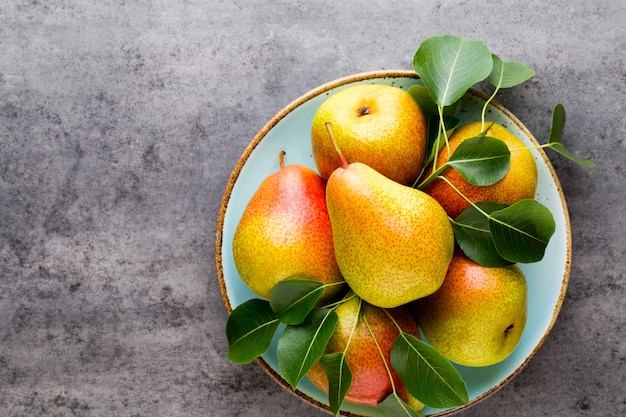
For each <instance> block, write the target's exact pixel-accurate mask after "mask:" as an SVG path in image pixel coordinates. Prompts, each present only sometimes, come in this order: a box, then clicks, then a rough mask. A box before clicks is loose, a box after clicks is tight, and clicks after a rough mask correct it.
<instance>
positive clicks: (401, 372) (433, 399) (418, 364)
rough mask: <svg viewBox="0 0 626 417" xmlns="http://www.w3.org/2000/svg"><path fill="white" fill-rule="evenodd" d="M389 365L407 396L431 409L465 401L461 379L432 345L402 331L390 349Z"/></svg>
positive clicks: (464, 391) (464, 388)
mask: <svg viewBox="0 0 626 417" xmlns="http://www.w3.org/2000/svg"><path fill="white" fill-rule="evenodd" d="M390 359H391V366H392V367H393V369H394V371H396V374H397V375H398V376H399V377H400V380H401V381H402V382H403V383H404V385H405V386H406V388H407V389H408V390H409V392H410V393H411V395H413V396H414V397H415V398H417V399H418V400H419V401H421V402H423V403H424V404H426V405H427V406H429V407H433V408H449V407H457V406H460V405H464V404H467V402H468V401H469V396H468V393H467V387H466V386H465V382H464V381H463V379H462V378H461V376H460V375H459V373H458V371H457V370H456V368H455V367H454V366H453V365H452V364H451V363H450V361H448V360H447V359H446V358H444V357H443V356H442V355H441V354H440V353H439V352H438V351H437V350H436V349H435V348H433V347H432V346H430V345H429V344H427V343H425V342H423V341H421V340H419V339H418V338H417V337H415V336H413V335H411V334H408V333H404V332H403V333H402V334H401V335H400V336H398V338H397V339H396V341H395V342H394V344H393V346H392V348H391V355H390Z"/></svg>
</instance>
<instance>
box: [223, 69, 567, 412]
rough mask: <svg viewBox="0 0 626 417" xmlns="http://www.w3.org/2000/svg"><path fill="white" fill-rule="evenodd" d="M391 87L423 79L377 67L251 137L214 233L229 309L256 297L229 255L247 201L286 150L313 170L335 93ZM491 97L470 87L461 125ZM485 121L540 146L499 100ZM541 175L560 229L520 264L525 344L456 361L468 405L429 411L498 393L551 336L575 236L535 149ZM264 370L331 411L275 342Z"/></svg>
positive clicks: (329, 87) (326, 89) (315, 93)
mask: <svg viewBox="0 0 626 417" xmlns="http://www.w3.org/2000/svg"><path fill="white" fill-rule="evenodd" d="M364 83H375V84H388V85H394V86H396V87H400V88H404V89H408V88H409V87H410V86H412V85H414V84H416V83H418V77H417V75H416V74H415V73H414V72H411V71H378V72H369V73H363V74H357V75H353V76H349V77H346V78H341V79H338V80H336V81H333V82H330V83H328V84H324V85H322V86H320V87H318V88H316V89H314V90H312V91H310V92H308V93H306V94H304V95H303V96H301V97H300V98H298V99H297V100H295V101H293V102H292V103H291V104H289V105H288V106H287V107H285V108H284V109H283V110H281V111H280V112H279V113H278V114H277V115H276V116H274V117H273V118H272V119H271V120H270V121H269V122H268V123H267V124H266V125H265V126H264V127H263V128H262V129H261V130H260V131H259V133H258V134H257V135H256V136H255V137H254V138H253V139H252V141H251V142H250V144H249V145H248V146H247V148H246V149H245V151H244V152H243V154H242V156H241V158H240V159H239V161H238V162H237V165H236V166H235V168H234V170H233V172H232V174H231V176H230V179H229V181H228V184H227V186H226V190H225V192H224V196H223V199H222V203H221V207H220V211H219V216H218V222H217V233H216V247H215V254H216V266H217V275H218V280H219V283H220V287H221V290H222V297H223V300H224V304H225V306H226V309H227V310H228V312H229V313H230V312H231V311H232V309H234V308H235V307H236V306H238V305H239V304H241V303H242V302H244V301H246V300H248V299H250V298H257V296H256V295H255V294H254V293H252V292H251V291H250V290H249V289H248V288H247V286H246V285H245V284H244V283H243V282H242V281H241V278H240V277H239V275H238V273H237V269H236V268H235V264H234V262H233V257H232V239H233V234H234V232H235V228H236V226H237V224H238V222H239V219H240V217H241V215H242V213H243V210H244V208H245V207H246V204H247V203H248V200H249V199H250V198H251V197H252V195H253V194H254V192H255V191H256V189H257V187H258V186H259V185H260V183H261V182H262V181H263V179H264V178H265V177H267V176H268V175H270V174H271V173H273V172H275V171H276V170H277V169H278V165H277V157H278V154H279V152H280V151H281V150H284V151H285V152H286V155H285V162H286V163H288V164H303V165H306V166H309V167H311V168H313V169H315V164H314V162H313V157H312V155H311V142H310V131H309V129H310V126H311V123H312V121H313V115H314V113H315V111H316V109H317V108H318V106H319V105H320V104H321V103H322V102H323V101H324V100H326V98H327V97H328V96H330V95H332V94H333V93H335V92H337V91H339V90H341V89H344V88H346V87H348V86H351V85H354V84H364ZM485 101H486V97H485V96H484V95H483V94H482V93H479V92H477V91H475V90H470V92H468V93H467V94H466V95H465V97H464V98H463V100H462V102H461V104H460V107H459V112H458V117H459V118H460V119H461V123H465V122H469V121H473V120H480V112H481V109H482V106H483V105H484V103H485ZM489 107H490V108H489V110H490V111H489V112H488V113H487V114H488V116H487V119H488V120H490V121H495V122H498V123H500V124H502V125H504V126H505V127H507V128H508V129H509V130H511V131H512V132H513V133H514V134H515V135H516V136H517V137H518V138H520V139H521V140H522V141H524V142H525V143H526V144H527V145H529V146H533V145H537V141H536V140H535V138H534V137H533V136H532V134H531V133H530V132H529V131H528V130H527V129H526V128H525V127H524V126H523V125H522V123H521V122H520V121H519V120H517V118H515V116H513V115H512V114H511V113H509V112H508V111H507V110H506V109H505V108H504V107H502V106H501V105H499V104H498V103H495V102H492V103H491V104H490V106H489ZM533 154H534V156H535V160H536V162H537V168H538V173H539V181H538V187H537V194H536V198H537V200H539V201H540V202H541V203H543V204H545V205H546V206H547V207H548V208H549V209H550V210H551V211H552V214H553V215H554V219H555V221H556V232H555V234H554V236H553V237H552V239H551V241H550V244H549V245H548V248H547V250H546V253H545V257H544V258H543V260H542V261H541V262H538V263H535V264H529V265H521V267H522V269H523V271H524V273H525V275H526V278H527V281H528V290H529V295H528V320H527V324H526V328H525V330H524V333H523V336H522V338H521V341H520V343H519V345H518V346H517V348H516V349H515V351H514V352H513V353H512V354H511V355H510V356H509V357H508V358H507V359H506V360H504V361H503V362H500V363H498V364H496V365H493V366H488V367H484V368H467V367H463V366H458V367H457V369H458V370H459V372H460V374H461V376H462V377H463V379H464V380H465V382H466V384H467V388H468V391H469V396H470V403H469V404H468V405H465V406H463V407H460V408H456V409H452V410H435V409H430V408H426V409H425V410H424V413H425V414H426V415H436V416H444V415H451V414H454V413H456V412H457V411H460V410H462V409H465V408H467V407H469V406H471V405H473V404H475V403H476V402H478V401H481V400H483V399H485V398H486V397H487V396H489V395H490V394H492V393H494V392H496V391H497V390H498V389H500V388H501V387H502V386H503V385H504V384H506V383H507V382H508V381H510V380H511V378H512V377H513V376H515V375H516V374H517V373H519V372H520V371H521V370H522V369H523V368H524V366H525V365H526V364H527V363H528V361H529V360H530V359H531V358H532V356H533V355H534V354H535V352H536V351H537V350H538V349H539V347H540V346H541V344H542V343H543V341H544V340H545V338H546V337H547V336H548V333H549V332H550V330H551V328H552V326H553V324H554V322H555V320H556V317H557V315H558V313H559V310H560V308H561V304H562V302H563V298H564V297H565V291H566V289H567V283H568V279H569V271H570V260H571V234H570V225H569V215H568V211H567V206H566V203H565V198H564V196H563V193H562V191H561V188H560V185H559V180H558V178H557V176H556V174H555V172H554V169H553V167H552V165H551V163H550V161H549V160H548V158H547V156H546V155H545V153H544V152H543V151H542V150H540V149H535V150H533ZM258 363H259V364H260V365H261V367H262V368H263V369H264V370H265V371H266V372H267V373H268V374H269V375H270V376H271V377H272V378H273V379H274V380H276V381H277V382H278V383H279V384H280V385H282V386H283V387H284V388H285V389H286V390H288V391H290V392H293V393H294V394H296V395H298V396H299V397H301V398H302V399H304V400H305V401H307V402H309V403H310V404H312V405H313V406H315V407H318V408H321V409H324V410H327V411H328V407H327V406H326V404H327V400H326V395H325V394H324V393H323V392H321V391H320V390H318V389H317V388H316V387H315V386H313V385H312V384H311V383H310V382H309V381H308V380H307V379H306V378H305V379H304V380H303V381H302V382H301V383H300V384H299V385H298V387H297V389H296V390H293V389H291V387H290V386H289V385H288V384H287V383H286V382H285V381H284V380H283V379H282V378H281V377H280V375H279V374H278V363H277V359H276V340H274V343H273V345H272V346H271V347H270V349H269V351H268V352H267V353H266V354H265V355H263V357H262V358H259V359H258ZM344 410H345V411H346V412H347V413H350V414H352V415H355V416H371V417H374V416H383V413H382V412H380V411H378V410H376V409H374V408H369V407H362V406H355V405H351V404H346V405H345V406H344Z"/></svg>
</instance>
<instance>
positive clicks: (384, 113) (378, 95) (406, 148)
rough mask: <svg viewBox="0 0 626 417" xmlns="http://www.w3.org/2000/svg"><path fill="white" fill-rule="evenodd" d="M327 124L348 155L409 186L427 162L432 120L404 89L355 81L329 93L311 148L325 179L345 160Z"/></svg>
mask: <svg viewBox="0 0 626 417" xmlns="http://www.w3.org/2000/svg"><path fill="white" fill-rule="evenodd" d="M326 123H331V124H332V125H333V126H335V127H336V131H335V137H336V140H337V143H338V144H339V146H340V147H341V150H342V151H343V154H344V155H345V157H346V158H347V159H348V160H349V161H351V162H362V163H364V164H366V165H368V166H370V167H372V168H374V169H375V170H376V171H378V172H380V173H381V174H383V175H385V176H386V177H388V178H390V179H392V180H394V181H397V182H399V183H401V184H410V183H412V182H413V181H414V180H415V178H417V176H418V175H419V173H420V171H421V169H422V166H423V164H424V157H425V155H426V145H427V141H428V138H427V137H428V124H427V122H426V118H425V117H424V113H423V112H422V109H421V108H420V107H419V105H418V104H417V102H416V101H415V99H413V97H412V96H411V95H410V94H409V93H408V92H407V91H406V90H403V89H401V88H398V87H395V86H389V85H382V84H356V85H352V86H349V87H347V88H345V89H343V90H341V91H338V92H336V93H334V94H333V95H331V96H330V97H328V98H327V99H326V100H325V101H324V102H323V103H322V104H321V105H320V106H319V108H318V109H317V110H316V112H315V114H314V116H313V122H312V124H311V147H312V152H313V159H314V161H315V165H316V166H317V170H318V172H319V173H320V175H321V176H322V178H324V179H325V180H328V178H329V177H330V174H332V172H333V171H334V170H335V169H336V168H337V167H339V165H340V161H339V159H338V158H337V153H336V152H335V150H334V149H333V146H332V144H331V143H329V141H328V133H327V131H326V126H325V124H326Z"/></svg>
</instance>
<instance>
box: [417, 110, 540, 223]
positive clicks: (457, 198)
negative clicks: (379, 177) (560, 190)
mask: <svg viewBox="0 0 626 417" xmlns="http://www.w3.org/2000/svg"><path fill="white" fill-rule="evenodd" d="M480 135H486V136H491V137H494V138H496V139H500V140H502V141H503V142H504V143H505V144H506V145H507V146H508V148H509V150H510V151H511V165H510V168H509V171H508V172H507V173H506V175H505V176H504V178H502V179H501V180H500V181H498V182H496V183H495V184H492V185H488V186H478V185H473V184H470V183H469V181H467V180H466V179H465V178H463V177H462V176H461V174H460V173H459V172H458V171H456V170H455V169H448V170H446V172H444V173H443V175H442V176H444V177H446V179H447V180H448V181H450V182H451V183H452V184H453V185H454V187H455V188H456V189H457V190H459V191H460V192H461V193H462V194H463V196H465V197H463V196H461V195H460V194H459V193H458V192H457V191H456V190H455V189H454V188H452V187H451V186H450V185H449V184H448V183H447V182H445V181H444V180H442V179H439V178H438V179H436V180H435V181H433V182H432V183H431V184H430V185H428V186H427V187H426V189H425V190H424V191H425V192H426V193H428V194H429V195H431V196H433V198H435V200H437V201H439V203H440V204H441V205H442V207H443V208H444V209H445V210H446V212H447V213H448V215H449V216H450V217H452V218H456V217H457V216H458V215H459V214H461V213H462V212H463V210H465V209H466V208H468V207H469V206H470V202H469V201H468V199H469V200H470V201H472V202H474V203H478V202H481V201H497V202H499V203H505V204H515V203H517V202H518V201H520V200H524V199H531V198H534V197H535V190H536V188H537V165H536V163H535V159H534V157H533V155H532V153H531V152H530V150H528V149H526V145H525V144H524V142H522V141H521V140H520V139H519V138H517V137H516V136H515V135H514V134H513V133H511V131H509V130H508V129H506V128H505V127H504V126H502V125H499V124H497V123H488V124H486V125H485V128H484V129H483V125H482V123H481V122H470V123H467V124H465V125H463V126H460V127H459V128H457V129H456V130H455V131H454V133H453V134H452V135H451V136H450V139H449V149H450V155H451V154H452V153H453V152H454V151H455V150H456V148H457V147H458V146H459V145H460V144H461V143H462V142H463V141H465V140H467V139H470V138H472V137H475V136H480ZM448 155H449V154H448V152H447V150H446V148H444V149H442V151H441V152H440V153H439V156H438V158H437V166H438V167H440V166H442V165H443V164H444V163H445V162H446V161H447V160H448ZM431 171H432V166H430V167H428V168H427V169H426V172H425V176H424V178H426V177H427V176H428V175H429V174H430V172H431Z"/></svg>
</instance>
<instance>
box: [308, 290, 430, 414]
mask: <svg viewBox="0 0 626 417" xmlns="http://www.w3.org/2000/svg"><path fill="white" fill-rule="evenodd" d="M335 311H336V313H337V316H338V321H337V325H336V327H335V332H334V333H333V335H332V336H331V338H330V340H329V342H328V344H327V345H326V350H325V353H327V354H330V353H337V352H344V351H345V352H346V362H347V364H348V366H349V368H350V372H351V373H352V384H351V386H350V389H349V390H348V392H347V394H346V397H345V401H348V402H351V403H355V404H361V405H367V406H371V407H376V405H377V404H378V403H379V402H381V401H383V400H384V399H385V398H387V396H388V395H390V394H391V393H392V390H393V388H392V382H391V381H392V380H391V379H390V372H391V378H393V384H394V386H395V388H396V392H397V393H398V395H399V396H400V398H402V399H403V400H404V401H405V402H407V403H408V404H409V405H410V406H411V407H412V408H414V409H415V410H416V411H419V410H421V409H422V408H423V407H424V405H423V404H422V403H420V402H419V401H417V400H416V399H415V398H413V397H411V396H410V394H409V393H408V390H407V389H406V388H405V387H404V385H402V382H401V381H400V379H399V378H398V376H397V375H396V373H395V372H394V371H393V369H391V365H390V363H391V362H390V359H389V356H390V352H391V347H392V346H393V344H394V342H395V340H396V338H397V337H398V335H399V334H400V331H399V330H398V327H397V326H396V324H395V323H394V321H392V319H390V318H389V316H388V315H387V313H389V314H390V315H391V316H392V317H393V320H395V322H396V323H397V325H398V326H400V328H401V329H402V330H403V331H404V332H406V333H409V334H411V335H413V336H415V337H419V331H418V327H417V324H416V322H415V319H414V318H413V316H412V315H411V313H410V311H409V309H408V308H407V307H405V306H402V307H398V308H395V309H390V310H388V311H387V312H385V311H384V310H383V309H381V308H379V307H375V306H372V305H371V304H368V303H366V302H363V301H362V300H360V299H359V298H358V297H354V298H352V299H350V300H348V301H346V302H344V303H342V304H341V305H339V306H338V307H337V308H336V309H335ZM366 321H367V324H366ZM368 324H369V328H368ZM370 329H371V333H370ZM372 334H373V335H374V336H372ZM374 337H375V338H376V342H378V346H377V345H376V342H375V341H374ZM346 346H347V350H346ZM379 347H380V350H379ZM381 352H382V356H381ZM385 363H386V364H385ZM307 376H308V378H309V379H310V380H311V382H312V383H313V384H314V385H316V386H317V387H318V388H320V389H321V390H322V391H324V392H326V393H328V377H327V376H326V373H325V372H324V370H323V369H322V367H321V365H320V364H319V362H317V363H316V364H315V365H313V367H312V368H311V369H310V370H309V372H308V373H307Z"/></svg>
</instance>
